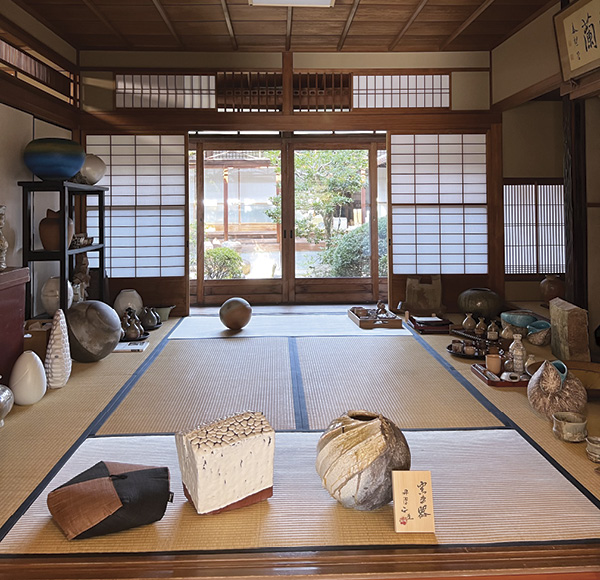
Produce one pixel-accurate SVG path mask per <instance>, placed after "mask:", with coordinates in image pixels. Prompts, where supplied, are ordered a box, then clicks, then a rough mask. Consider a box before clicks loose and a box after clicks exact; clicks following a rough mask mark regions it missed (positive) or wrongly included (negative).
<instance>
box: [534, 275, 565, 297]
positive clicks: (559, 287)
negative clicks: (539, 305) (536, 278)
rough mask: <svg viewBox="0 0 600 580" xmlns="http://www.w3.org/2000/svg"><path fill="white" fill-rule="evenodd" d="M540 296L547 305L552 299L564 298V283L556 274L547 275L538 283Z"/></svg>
mask: <svg viewBox="0 0 600 580" xmlns="http://www.w3.org/2000/svg"><path fill="white" fill-rule="evenodd" d="M540 294H541V295H542V301H543V302H544V304H548V302H550V300H552V299H553V298H564V297H565V283H564V282H563V281H562V280H561V279H560V278H559V277H558V275H557V274H547V275H546V277H545V278H544V279H543V280H542V281H541V282H540Z"/></svg>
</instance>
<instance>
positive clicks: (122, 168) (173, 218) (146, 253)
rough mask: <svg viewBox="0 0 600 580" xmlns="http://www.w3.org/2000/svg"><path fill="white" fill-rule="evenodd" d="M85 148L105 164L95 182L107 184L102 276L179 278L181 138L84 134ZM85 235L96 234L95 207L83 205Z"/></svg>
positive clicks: (183, 154)
mask: <svg viewBox="0 0 600 580" xmlns="http://www.w3.org/2000/svg"><path fill="white" fill-rule="evenodd" d="M86 149H87V151H88V153H94V154H95V155H98V156H99V157H100V158H102V160H103V161H104V162H105V163H106V166H107V171H106V175H105V176H104V178H103V179H102V181H100V182H99V185H106V186H108V188H109V190H108V191H107V193H106V200H105V202H106V215H105V228H106V229H105V238H106V246H107V249H106V267H107V270H108V275H109V276H110V277H112V278H133V277H148V276H156V277H165V276H184V275H185V241H186V240H185V231H186V227H185V204H186V190H185V186H186V179H185V171H186V143H185V137H184V136H183V135H88V137H87V139H86ZM88 233H89V234H90V235H93V236H97V235H98V210H97V208H96V207H89V208H88ZM96 239H97V238H96ZM91 262H92V256H90V263H91ZM91 265H92V266H93V265H94V264H93V263H91Z"/></svg>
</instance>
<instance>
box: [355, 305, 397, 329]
mask: <svg viewBox="0 0 600 580" xmlns="http://www.w3.org/2000/svg"><path fill="white" fill-rule="evenodd" d="M354 308H355V307H354V306H353V307H352V308H349V309H348V317H349V318H350V320H352V322H354V324H356V325H358V327H359V328H364V329H365V330H367V329H371V328H402V318H400V317H399V316H396V315H395V314H392V313H391V312H389V311H388V314H389V315H390V317H389V318H377V317H376V316H375V315H374V313H375V309H372V310H369V316H358V315H357V314H355V312H354ZM371 313H372V315H371Z"/></svg>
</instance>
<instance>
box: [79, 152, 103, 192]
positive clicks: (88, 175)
mask: <svg viewBox="0 0 600 580" xmlns="http://www.w3.org/2000/svg"><path fill="white" fill-rule="evenodd" d="M105 173H106V163H104V161H102V159H100V157H98V156H97V155H93V154H92V153H88V154H87V155H86V156H85V159H84V161H83V165H82V166H81V169H80V170H79V172H78V173H77V175H75V177H74V178H73V181H74V182H75V183H83V184H85V185H96V183H98V182H99V181H100V180H101V179H102V178H103V177H104V174H105Z"/></svg>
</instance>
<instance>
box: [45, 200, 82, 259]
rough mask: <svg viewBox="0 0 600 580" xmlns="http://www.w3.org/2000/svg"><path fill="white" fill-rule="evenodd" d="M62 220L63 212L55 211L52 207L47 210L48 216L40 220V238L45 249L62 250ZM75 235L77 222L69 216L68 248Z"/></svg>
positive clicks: (51, 250) (49, 250)
mask: <svg viewBox="0 0 600 580" xmlns="http://www.w3.org/2000/svg"><path fill="white" fill-rule="evenodd" d="M60 220H61V213H60V212H59V211H53V210H51V209H49V210H47V211H46V217H45V218H44V219H43V220H41V221H40V225H39V230H40V240H41V241H42V246H44V250H46V251H48V252H57V251H59V250H62V244H61V239H60ZM74 235H75V224H74V223H73V220H72V219H71V218H69V221H68V226H67V248H68V247H69V246H70V245H71V242H72V241H73V236H74Z"/></svg>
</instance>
